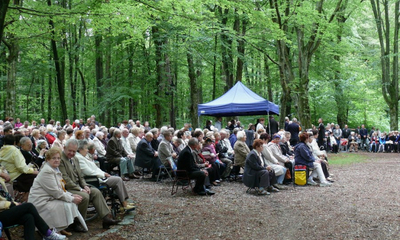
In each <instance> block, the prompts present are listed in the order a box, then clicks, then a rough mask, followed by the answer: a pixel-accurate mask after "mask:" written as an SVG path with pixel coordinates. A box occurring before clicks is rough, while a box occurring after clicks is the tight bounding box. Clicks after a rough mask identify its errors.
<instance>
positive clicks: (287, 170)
mask: <svg viewBox="0 0 400 240" xmlns="http://www.w3.org/2000/svg"><path fill="white" fill-rule="evenodd" d="M285 179H292V174H291V173H290V171H289V169H288V168H286V174H285Z"/></svg>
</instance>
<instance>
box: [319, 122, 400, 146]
mask: <svg viewBox="0 0 400 240" xmlns="http://www.w3.org/2000/svg"><path fill="white" fill-rule="evenodd" d="M313 129H314V130H317V131H318V141H317V142H318V146H319V147H320V148H322V149H324V150H326V151H329V152H333V153H338V152H339V151H342V152H343V151H346V152H358V151H359V150H364V151H368V152H374V153H377V152H381V153H383V152H385V153H398V152H400V148H399V141H400V134H399V132H398V131H397V130H396V131H390V132H389V133H387V132H381V131H380V130H379V129H375V127H372V128H371V130H370V131H368V129H367V128H365V125H361V127H360V126H358V127H357V128H355V129H350V128H349V127H348V126H347V125H345V126H344V128H343V129H341V128H340V126H339V125H338V124H334V123H328V124H327V125H326V126H324V124H323V121H322V119H321V118H320V119H319V126H317V127H313Z"/></svg>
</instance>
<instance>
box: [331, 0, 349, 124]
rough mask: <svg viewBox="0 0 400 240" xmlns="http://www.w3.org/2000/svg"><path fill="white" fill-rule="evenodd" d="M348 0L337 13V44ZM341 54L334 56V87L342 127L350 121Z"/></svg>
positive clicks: (345, 18) (339, 121) (340, 40)
mask: <svg viewBox="0 0 400 240" xmlns="http://www.w3.org/2000/svg"><path fill="white" fill-rule="evenodd" d="M347 3H348V0H345V1H344V3H343V5H342V6H340V11H339V12H338V15H337V23H338V32H337V35H336V44H337V46H339V45H340V43H341V42H342V34H343V28H344V24H345V22H346V20H347V18H348V17H346V16H345V10H346V7H347ZM340 56H341V54H336V55H335V56H334V59H335V62H336V64H335V65H337V69H336V70H335V80H334V87H335V101H336V106H337V108H338V113H337V117H336V119H337V122H338V124H339V125H340V126H341V127H344V125H346V124H347V122H348V110H349V104H348V101H347V94H345V91H344V89H343V78H342V76H341V75H342V74H341V57H340Z"/></svg>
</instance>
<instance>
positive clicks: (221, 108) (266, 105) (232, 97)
mask: <svg viewBox="0 0 400 240" xmlns="http://www.w3.org/2000/svg"><path fill="white" fill-rule="evenodd" d="M197 114H198V116H200V115H206V116H215V117H228V116H249V115H272V114H275V115H279V106H278V105H276V104H274V103H272V102H270V101H268V100H265V99H264V98H262V97H260V96H259V95H257V94H255V93H254V92H253V91H251V90H250V89H249V88H247V87H246V86H245V85H243V83H242V82H237V83H236V84H235V86H233V87H232V88H231V89H230V90H229V91H228V92H226V93H225V94H224V95H222V96H221V97H219V98H217V99H215V100H213V101H211V102H208V103H204V104H199V105H198V110H197Z"/></svg>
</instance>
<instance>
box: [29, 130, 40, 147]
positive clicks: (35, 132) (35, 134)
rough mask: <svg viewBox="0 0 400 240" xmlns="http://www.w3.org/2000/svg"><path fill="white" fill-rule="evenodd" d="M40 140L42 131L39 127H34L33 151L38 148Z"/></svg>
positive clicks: (32, 134) (32, 136)
mask: <svg viewBox="0 0 400 240" xmlns="http://www.w3.org/2000/svg"><path fill="white" fill-rule="evenodd" d="M39 140H40V131H39V129H33V130H32V133H31V141H32V143H33V146H32V151H33V150H34V149H35V148H36V145H37V141H39Z"/></svg>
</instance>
